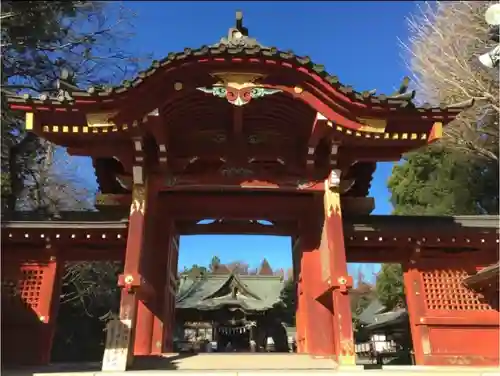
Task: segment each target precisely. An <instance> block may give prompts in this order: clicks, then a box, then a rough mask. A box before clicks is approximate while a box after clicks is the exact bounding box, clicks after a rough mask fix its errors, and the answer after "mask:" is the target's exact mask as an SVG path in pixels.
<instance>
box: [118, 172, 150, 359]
mask: <svg viewBox="0 0 500 376" xmlns="http://www.w3.org/2000/svg"><path fill="white" fill-rule="evenodd" d="M158 183H159V182H158V181H156V179H155V178H154V177H149V178H148V181H147V182H146V184H144V185H139V184H134V187H133V193H132V204H131V209H130V216H129V225H128V226H129V227H128V237H127V247H126V251H125V265H124V271H123V274H122V275H121V276H120V278H119V284H120V286H121V287H122V295H121V301H120V319H121V320H129V323H130V325H131V328H132V334H131V339H132V343H133V344H132V349H131V350H132V351H133V354H134V355H149V354H150V353H151V338H152V335H153V322H154V315H153V312H152V301H153V300H154V294H155V292H154V289H153V285H152V284H151V281H150V279H151V275H150V271H151V263H152V256H154V255H153V254H152V253H151V252H152V249H151V247H150V242H148V238H151V237H152V236H153V234H154V229H155V227H154V226H152V223H151V220H148V217H151V214H152V213H153V211H154V209H155V205H154V202H155V199H156V197H157V194H158ZM129 359H131V358H129Z"/></svg>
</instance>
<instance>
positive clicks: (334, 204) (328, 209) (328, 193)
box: [324, 179, 341, 217]
mask: <svg viewBox="0 0 500 376" xmlns="http://www.w3.org/2000/svg"><path fill="white" fill-rule="evenodd" d="M328 181H329V179H326V180H325V194H324V209H325V215H326V216H327V217H331V216H332V214H334V213H336V214H339V215H340V214H341V209H340V192H339V189H338V188H335V187H330V184H329V182H328Z"/></svg>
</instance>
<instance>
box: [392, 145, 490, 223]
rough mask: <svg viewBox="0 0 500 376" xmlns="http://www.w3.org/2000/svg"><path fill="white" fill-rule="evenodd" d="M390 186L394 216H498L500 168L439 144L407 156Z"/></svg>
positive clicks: (396, 171) (393, 175) (395, 172)
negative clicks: (499, 174)
mask: <svg viewBox="0 0 500 376" xmlns="http://www.w3.org/2000/svg"><path fill="white" fill-rule="evenodd" d="M388 186H389V190H390V191H391V202H392V205H393V207H394V214H399V215H472V214H498V165H496V164H495V163H493V162H491V161H485V160H475V159H471V158H470V157H466V156H465V155H463V154H461V153H459V152H457V151H454V150H450V149H444V148H443V147H441V146H439V145H437V146H433V147H429V148H428V149H425V150H421V151H418V152H413V153H410V154H408V155H407V156H405V157H404V159H403V162H402V163H401V164H399V165H397V166H395V167H394V169H393V173H392V176H391V178H390V179H389V183H388Z"/></svg>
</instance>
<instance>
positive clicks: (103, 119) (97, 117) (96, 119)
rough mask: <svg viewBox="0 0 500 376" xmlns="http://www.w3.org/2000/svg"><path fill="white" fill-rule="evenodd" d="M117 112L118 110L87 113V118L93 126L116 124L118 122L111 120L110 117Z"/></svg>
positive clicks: (88, 123) (88, 122)
mask: <svg viewBox="0 0 500 376" xmlns="http://www.w3.org/2000/svg"><path fill="white" fill-rule="evenodd" d="M117 113H118V111H113V112H98V113H92V114H86V115H85V117H86V118H87V125H88V126H89V127H92V128H93V127H109V126H116V124H115V123H113V122H111V121H110V119H111V118H112V117H113V116H115V115H116V114H117Z"/></svg>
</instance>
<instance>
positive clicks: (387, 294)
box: [375, 264, 406, 310]
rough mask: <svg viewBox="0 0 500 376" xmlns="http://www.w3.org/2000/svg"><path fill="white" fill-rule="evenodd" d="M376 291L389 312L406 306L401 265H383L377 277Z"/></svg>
mask: <svg viewBox="0 0 500 376" xmlns="http://www.w3.org/2000/svg"><path fill="white" fill-rule="evenodd" d="M375 290H376V292H377V298H378V299H379V300H380V302H381V303H382V304H383V305H385V306H386V307H387V309H388V310H392V309H394V308H397V307H404V306H406V300H405V293H404V284H403V271H402V268H401V265H398V264H383V265H382V269H381V270H380V272H379V274H378V275H377V281H376V284H375Z"/></svg>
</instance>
